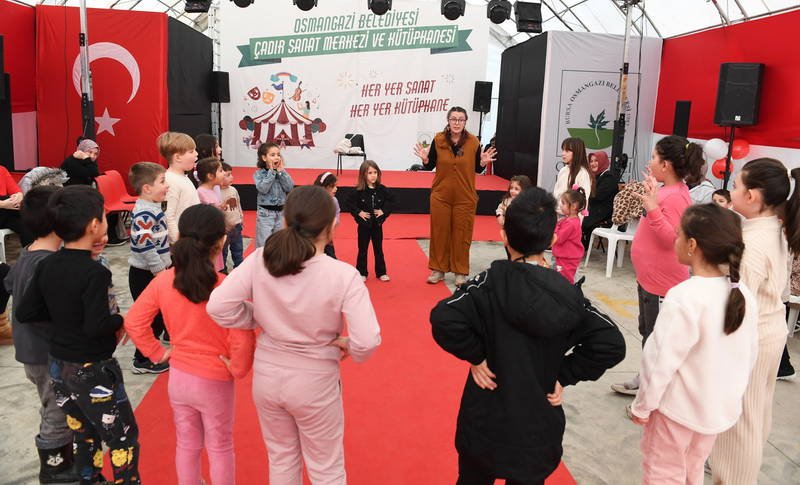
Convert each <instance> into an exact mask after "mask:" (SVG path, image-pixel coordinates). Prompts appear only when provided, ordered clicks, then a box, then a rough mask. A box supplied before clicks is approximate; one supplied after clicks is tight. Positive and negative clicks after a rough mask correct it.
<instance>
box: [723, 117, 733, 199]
mask: <svg viewBox="0 0 800 485" xmlns="http://www.w3.org/2000/svg"><path fill="white" fill-rule="evenodd" d="M735 131H736V125H731V135H730V137H728V154H727V155H726V156H725V177H724V178H723V179H722V188H723V189H725V190H727V189H728V181H730V179H731V155H732V153H733V140H734V132H735Z"/></svg>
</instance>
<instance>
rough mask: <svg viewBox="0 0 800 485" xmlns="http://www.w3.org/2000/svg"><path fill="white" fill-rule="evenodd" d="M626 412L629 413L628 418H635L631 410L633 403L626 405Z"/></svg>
mask: <svg viewBox="0 0 800 485" xmlns="http://www.w3.org/2000/svg"><path fill="white" fill-rule="evenodd" d="M625 414H627V415H628V419H633V411H632V410H631V405H630V404H628V405H627V406H625Z"/></svg>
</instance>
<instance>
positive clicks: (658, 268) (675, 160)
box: [611, 135, 704, 395]
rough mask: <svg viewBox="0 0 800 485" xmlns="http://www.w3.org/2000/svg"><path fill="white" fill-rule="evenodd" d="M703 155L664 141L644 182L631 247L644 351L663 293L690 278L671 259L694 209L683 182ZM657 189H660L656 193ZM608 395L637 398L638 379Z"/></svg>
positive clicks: (685, 144) (681, 142)
mask: <svg viewBox="0 0 800 485" xmlns="http://www.w3.org/2000/svg"><path fill="white" fill-rule="evenodd" d="M703 162H704V161H703V149H702V148H701V147H700V146H699V145H697V144H696V143H691V142H689V141H687V140H686V138H683V137H680V136H675V135H671V136H667V137H664V138H662V139H661V140H659V141H658V143H656V147H655V148H654V149H653V153H652V156H651V158H650V163H649V164H648V166H647V172H648V173H647V176H646V178H645V180H644V183H645V190H646V193H645V195H643V196H641V197H642V202H643V205H644V209H645V211H646V215H645V216H644V217H642V220H641V222H640V223H639V227H638V228H637V229H636V235H635V236H634V237H633V244H632V246H631V260H632V261H633V269H634V270H635V271H636V282H637V283H638V288H637V290H638V296H639V333H640V334H641V336H642V346H644V344H645V342H646V341H647V337H648V336H650V333H652V331H653V327H654V326H655V324H656V318H657V317H658V311H659V308H660V306H661V301H662V300H663V299H664V295H666V294H667V291H668V290H669V289H670V288H672V287H673V286H675V285H677V284H678V283H680V282H682V281H684V280H686V279H687V278H689V268H688V266H685V265H683V264H681V263H680V262H679V261H678V258H677V257H676V256H675V251H674V250H673V244H674V242H675V237H676V234H677V230H678V225H679V224H680V220H681V216H682V215H683V211H684V210H686V208H687V207H689V206H690V205H691V204H692V199H691V198H690V197H689V188H688V187H687V186H686V183H685V182H684V181H683V180H684V179H685V178H686V177H687V176H696V177H699V175H698V174H699V172H700V170H701V168H702V166H703ZM659 184H663V185H662V186H661V187H659ZM611 389H613V390H614V391H616V392H618V393H620V394H628V395H636V391H637V390H638V389H639V376H638V375H636V376H635V377H634V378H633V379H632V380H630V381H628V382H624V383H621V384H612V385H611Z"/></svg>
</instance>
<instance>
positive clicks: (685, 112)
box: [672, 101, 692, 138]
mask: <svg viewBox="0 0 800 485" xmlns="http://www.w3.org/2000/svg"><path fill="white" fill-rule="evenodd" d="M691 111H692V102H691V101H675V120H674V121H673V122H672V134H673V135H678V136H682V137H684V138H686V137H688V136H689V113H690V112H691Z"/></svg>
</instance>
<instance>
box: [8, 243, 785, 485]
mask: <svg viewBox="0 0 800 485" xmlns="http://www.w3.org/2000/svg"><path fill="white" fill-rule="evenodd" d="M419 243H420V247H421V248H422V249H423V251H427V246H428V243H427V241H426V240H421V241H419ZM17 251H18V250H17ZM128 252H129V249H128V246H127V245H125V246H121V247H116V248H108V250H107V251H106V254H107V256H108V257H109V259H110V261H111V265H112V270H113V273H114V285H115V287H117V288H118V291H117V298H118V301H119V304H120V307H121V308H122V310H123V312H124V311H127V309H128V307H129V306H130V294H129V292H128V284H127V266H128V264H127V257H128ZM8 253H9V254H8V257H9V261H13V260H14V258H15V251H14V248H13V247H9V248H8ZM504 257H505V253H504V251H503V248H502V246H501V245H500V244H499V243H491V242H477V243H473V245H472V252H471V257H470V259H471V267H472V268H473V271H474V272H479V271H481V270H483V269H484V268H486V267H488V266H489V263H491V261H493V260H495V259H499V258H504ZM604 268H605V255H604V254H602V253H600V252H594V253H593V255H592V260H591V261H590V265H589V267H588V268H583V267H581V269H580V270H579V276H580V274H585V275H586V284H585V285H584V291H585V293H586V295H587V296H588V297H589V298H590V299H592V301H594V302H595V304H596V305H597V306H598V307H599V308H600V309H602V310H603V311H605V312H607V313H608V314H609V315H610V316H611V317H612V318H614V319H615V321H616V322H617V323H618V324H619V325H620V328H621V330H622V332H623V333H624V335H625V339H626V341H627V343H628V352H627V356H626V358H625V360H624V361H623V362H622V363H621V364H619V365H618V366H617V367H615V368H614V369H612V370H610V371H609V372H607V373H606V374H605V375H604V376H603V377H602V378H600V380H599V381H597V382H589V383H580V384H578V385H577V386H574V387H569V388H567V389H566V390H565V393H564V407H565V411H566V415H567V432H566V435H565V438H564V461H565V463H566V465H567V467H568V468H569V470H570V472H571V473H572V475H573V476H574V477H575V479H576V481H577V482H578V483H580V484H590V485H595V484H598V485H599V484H613V485H627V484H636V483H640V482H641V455H640V453H639V446H638V444H639V438H640V433H641V429H640V428H639V427H638V426H635V425H634V424H633V423H631V421H630V420H628V419H627V417H626V416H625V409H624V408H625V405H626V404H627V403H629V402H630V401H631V399H630V398H627V397H624V396H619V395H616V394H614V393H613V392H612V391H611V390H610V389H609V386H610V385H611V383H613V382H621V381H623V380H627V379H629V378H630V377H632V376H633V374H634V373H635V372H636V371H637V369H638V366H639V360H640V358H641V337H640V336H639V333H638V330H637V323H636V316H637V314H638V310H637V302H636V283H635V280H634V275H633V269H632V268H631V264H630V260H629V259H628V256H627V254H626V258H625V264H624V266H623V267H622V268H616V267H615V268H614V274H613V277H612V278H611V279H606V278H605V276H604V274H603V273H604ZM446 283H447V284H448V286H450V288H451V289H452V288H453V286H452V275H448V279H447V280H446ZM789 346H790V351H791V354H792V359H793V361H794V362H795V364H796V365H797V364H800V339H798V338H794V339H792V340H791V342H790V344H789ZM116 356H117V358H118V359H119V361H120V364H121V366H122V368H123V369H126V370H130V365H131V360H132V357H133V346H131V345H126V346H123V347H120V348H119V349H118V350H117V353H116ZM0 373H2V375H3V379H2V381H0V430H2V431H0V485H5V484H8V485H29V484H36V483H38V480H37V478H36V477H37V474H38V460H37V458H36V454H35V450H34V443H33V432H34V430H35V429H37V427H38V421H39V416H38V405H37V404H36V403H37V396H36V391H35V389H34V388H33V386H32V385H31V384H30V383H29V382H28V381H27V380H26V378H25V374H24V372H23V369H22V365H21V364H19V363H18V362H16V361H15V360H14V353H13V347H11V346H3V347H0ZM154 379H155V377H154V376H148V375H144V376H137V375H134V374H132V373H130V372H126V373H125V386H126V389H127V391H128V394H129V396H130V398H131V401H132V402H133V404H134V406H136V405H138V403H139V402H140V401H141V399H142V398H143V396H144V394H145V392H146V391H147V390H148V389H149V386H150V384H151V383H152V382H153V380H154ZM774 416H775V417H774V423H773V428H772V434H771V435H770V439H769V442H768V444H767V446H766V448H765V452H764V465H763V467H762V470H761V474H760V477H759V482H758V483H759V484H762V485H786V484H790V483H800V380H798V381H794V382H792V381H789V382H786V381H784V382H778V384H777V389H776V394H775V403H774ZM706 483H710V479H707V480H706ZM158 485H161V484H158ZM415 485H416V484H415ZM422 485H427V484H422ZM431 485H438V484H431Z"/></svg>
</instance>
